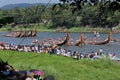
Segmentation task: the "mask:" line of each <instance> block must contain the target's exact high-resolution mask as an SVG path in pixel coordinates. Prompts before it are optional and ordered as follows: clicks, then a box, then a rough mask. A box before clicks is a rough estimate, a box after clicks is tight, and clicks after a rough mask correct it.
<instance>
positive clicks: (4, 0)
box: [0, 0, 59, 7]
mask: <svg viewBox="0 0 120 80" xmlns="http://www.w3.org/2000/svg"><path fill="white" fill-rule="evenodd" d="M49 1H50V3H58V2H59V0H0V7H2V6H5V5H7V4H16V3H48V2H49Z"/></svg>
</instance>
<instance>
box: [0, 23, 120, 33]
mask: <svg viewBox="0 0 120 80" xmlns="http://www.w3.org/2000/svg"><path fill="white" fill-rule="evenodd" d="M51 26H52V24H51V23H49V24H46V25H45V24H34V25H28V26H26V30H32V29H34V28H36V29H37V31H40V32H42V31H44V32H55V31H56V29H54V28H52V27H51ZM117 29H118V30H120V26H119V27H118V28H117ZM15 30H25V27H24V26H23V25H19V26H16V27H15V28H12V27H11V25H6V26H3V27H2V28H0V31H15ZM94 30H97V31H98V32H100V33H108V32H109V31H110V30H109V29H102V28H89V27H72V28H70V29H68V31H70V32H93V31H94ZM62 31H64V30H62Z"/></svg>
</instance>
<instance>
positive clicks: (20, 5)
mask: <svg viewBox="0 0 120 80" xmlns="http://www.w3.org/2000/svg"><path fill="white" fill-rule="evenodd" d="M35 5H47V3H34V4H29V3H20V4H8V5H5V6H2V7H0V8H1V9H4V10H8V9H13V8H15V7H17V8H28V7H32V6H35Z"/></svg>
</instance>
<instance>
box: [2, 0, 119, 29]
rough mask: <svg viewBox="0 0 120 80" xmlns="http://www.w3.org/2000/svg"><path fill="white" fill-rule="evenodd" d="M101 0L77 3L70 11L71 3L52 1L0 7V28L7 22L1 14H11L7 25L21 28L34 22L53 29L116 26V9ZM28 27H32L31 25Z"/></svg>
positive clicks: (117, 22)
mask: <svg viewBox="0 0 120 80" xmlns="http://www.w3.org/2000/svg"><path fill="white" fill-rule="evenodd" d="M63 1H65V2H66V1H69V0H63ZM63 1H62V2H63ZM71 2H72V1H71ZM78 2H79V0H78ZM81 2H82V1H80V3H81ZM110 3H111V2H110ZM104 4H105V1H104V0H103V1H98V2H97V4H96V5H93V6H91V5H90V4H89V3H86V5H84V6H83V5H81V4H80V6H79V7H82V8H80V9H76V10H75V12H74V14H73V13H72V12H73V8H74V6H73V7H72V6H70V4H69V3H67V4H66V3H65V4H63V5H56V7H54V4H51V5H48V6H45V5H35V6H32V7H29V8H14V9H10V10H2V9H0V16H1V17H0V28H1V27H8V26H5V25H7V24H8V21H9V20H7V19H6V18H5V17H11V16H12V18H13V23H14V24H12V25H11V28H16V27H18V26H21V27H22V28H24V27H25V26H29V25H36V24H39V25H37V29H39V30H40V31H51V30H55V29H57V28H58V27H61V28H66V29H70V30H71V31H73V30H72V29H73V28H75V27H76V28H77V29H79V28H82V27H85V28H86V27H87V28H88V29H93V28H101V27H102V28H104V29H106V28H112V27H117V26H120V25H119V24H120V11H119V9H118V10H115V11H111V10H109V9H107V7H109V4H108V3H107V4H106V5H104ZM111 4H112V3H111ZM118 4H119V2H118ZM77 6H78V5H77ZM53 7H54V8H53ZM115 7H117V6H115ZM118 8H119V6H118ZM4 18H5V19H4ZM5 22H6V23H5ZM41 25H42V26H41ZM29 27H30V26H29ZM31 28H34V26H32V27H31ZM3 30H4V29H3ZM8 30H11V29H8ZM80 31H81V30H80Z"/></svg>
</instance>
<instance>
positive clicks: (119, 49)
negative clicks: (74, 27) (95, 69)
mask: <svg viewBox="0 0 120 80" xmlns="http://www.w3.org/2000/svg"><path fill="white" fill-rule="evenodd" d="M7 33H8V32H0V41H1V42H4V43H12V44H15V45H19V44H22V45H31V42H32V40H33V39H38V40H40V41H42V40H43V39H44V38H46V39H49V38H53V39H57V38H58V37H60V38H63V37H65V35H66V33H61V32H38V33H37V36H36V37H33V38H30V37H28V38H11V37H5V36H4V35H5V34H7ZM80 34H81V33H70V36H71V39H73V40H74V41H75V40H77V39H78V38H79V36H80ZM84 35H85V36H87V38H93V33H84ZM108 35H109V33H100V38H101V39H102V40H104V39H105V38H107V37H108ZM113 38H118V39H120V33H114V34H113ZM62 48H66V49H70V50H72V51H79V52H81V53H88V52H92V51H99V49H100V48H102V49H103V51H104V53H105V54H108V53H116V55H117V56H118V57H120V43H119V42H112V43H109V44H106V45H89V44H87V45H83V46H79V47H78V46H67V47H66V46H62Z"/></svg>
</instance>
